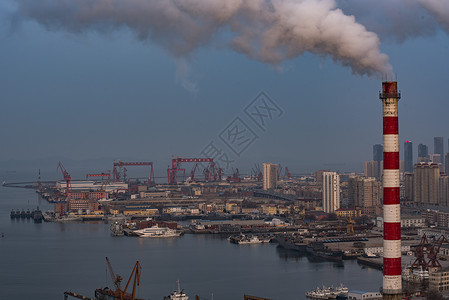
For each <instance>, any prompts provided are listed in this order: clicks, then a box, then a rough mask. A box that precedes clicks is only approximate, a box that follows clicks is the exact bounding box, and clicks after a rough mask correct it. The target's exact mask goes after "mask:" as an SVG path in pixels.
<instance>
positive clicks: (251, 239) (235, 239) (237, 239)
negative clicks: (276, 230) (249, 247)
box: [228, 233, 271, 245]
mask: <svg viewBox="0 0 449 300" xmlns="http://www.w3.org/2000/svg"><path fill="white" fill-rule="evenodd" d="M228 241H230V242H231V243H234V244H239V245H246V244H262V243H269V242H270V241H271V237H262V236H257V235H252V236H249V235H244V234H243V233H241V234H240V235H237V236H230V237H229V238H228Z"/></svg>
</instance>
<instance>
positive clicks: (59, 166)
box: [56, 162, 72, 197]
mask: <svg viewBox="0 0 449 300" xmlns="http://www.w3.org/2000/svg"><path fill="white" fill-rule="evenodd" d="M58 169H59V170H61V173H62V176H63V177H64V180H65V183H66V186H67V188H66V191H65V196H66V197H67V196H68V195H69V191H70V181H71V180H72V177H70V174H69V172H67V171H66V169H65V168H64V166H63V165H62V163H61V162H59V163H58V167H57V168H56V170H58Z"/></svg>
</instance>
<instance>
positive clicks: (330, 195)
mask: <svg viewBox="0 0 449 300" xmlns="http://www.w3.org/2000/svg"><path fill="white" fill-rule="evenodd" d="M339 208H340V175H338V174H337V172H323V209H324V212H326V213H333V212H335V211H336V210H337V209H339Z"/></svg>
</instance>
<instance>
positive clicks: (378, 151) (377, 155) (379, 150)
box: [373, 144, 384, 179]
mask: <svg viewBox="0 0 449 300" xmlns="http://www.w3.org/2000/svg"><path fill="white" fill-rule="evenodd" d="M383 157H384V147H383V146H382V145H381V144H376V145H374V146H373V160H374V161H375V162H377V176H376V178H378V179H379V178H380V176H381V175H380V174H381V172H380V167H381V165H382V161H383Z"/></svg>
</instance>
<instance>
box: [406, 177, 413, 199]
mask: <svg viewBox="0 0 449 300" xmlns="http://www.w3.org/2000/svg"><path fill="white" fill-rule="evenodd" d="M404 189H405V191H404V199H405V201H413V196H414V195H413V173H405V176H404Z"/></svg>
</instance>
